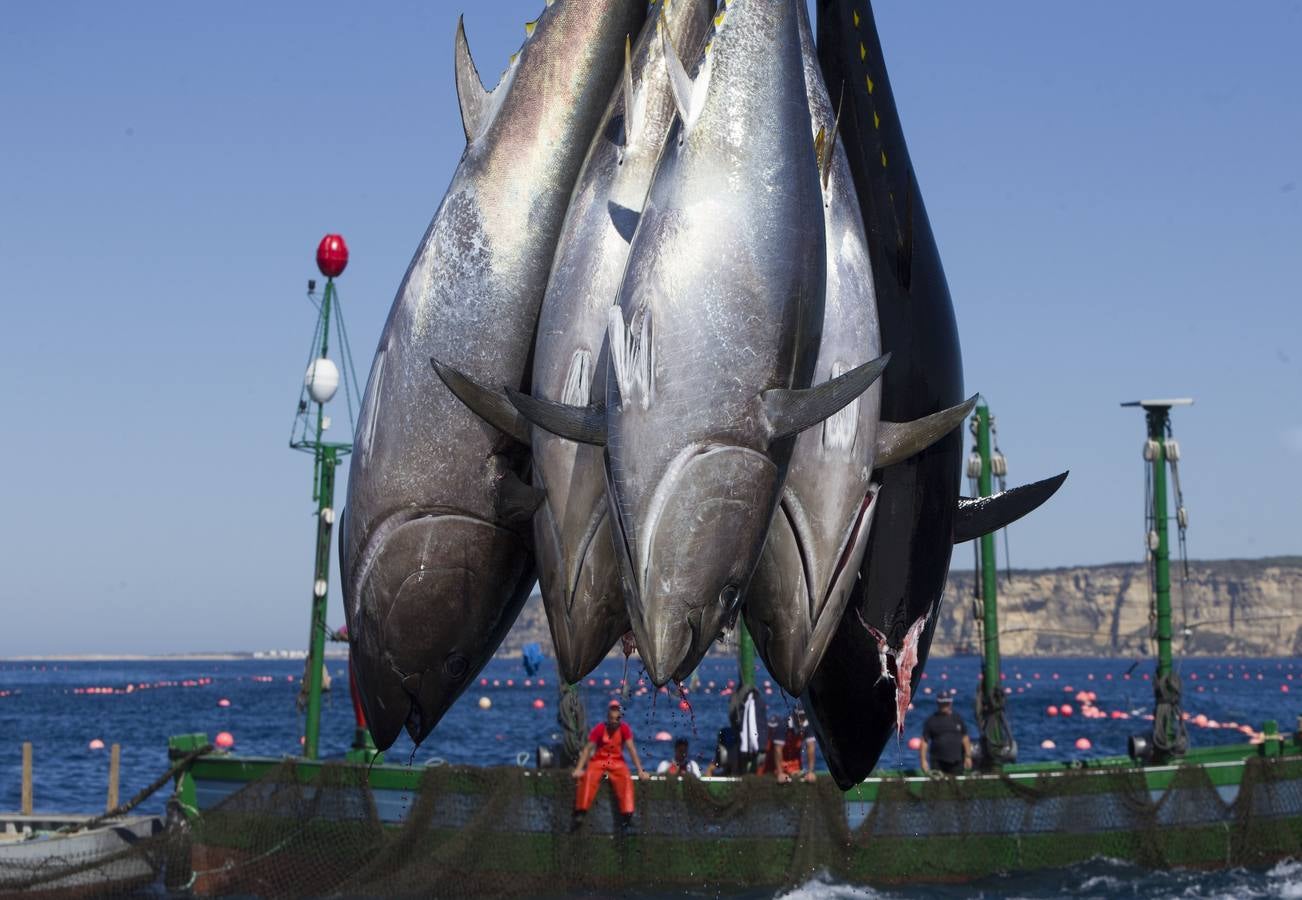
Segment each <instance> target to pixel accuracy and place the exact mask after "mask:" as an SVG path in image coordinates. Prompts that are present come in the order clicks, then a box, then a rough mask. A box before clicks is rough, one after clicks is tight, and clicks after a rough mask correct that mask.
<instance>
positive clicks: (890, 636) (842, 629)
mask: <svg viewBox="0 0 1302 900" xmlns="http://www.w3.org/2000/svg"><path fill="white" fill-rule="evenodd" d="M818 22H819V40H818V53H819V60H820V63H821V67H822V70H823V75H824V78H825V80H826V83H827V84H829V85H838V86H840V85H843V86H844V101H843V102H844V108H843V112H842V123H841V137H842V143H843V145H844V147H845V150H846V156H847V159H848V162H849V167H850V172H851V174H852V176H853V179H854V184H855V189H856V192H857V194H858V197H859V206H860V210H861V212H862V215H863V219H864V226H865V232H866V235H867V238H868V258H869V262H870V265H871V269H872V284H873V290H874V295H875V296H876V299H877V313H878V319H879V323H880V328H881V346H882V349H883V350H884V351H886V352H888V353H890V354H891V365H890V368H889V370H888V371H887V373H886V376H885V378H884V379H883V380H882V386H881V411H882V416H883V417H884V418H886V419H889V420H894V421H910V420H913V419H917V418H919V417H925V416H929V415H932V414H935V413H938V412H940V411H941V410H944V409H946V408H951V407H953V406H954V405H955V404H957V403H959V402H960V401H961V400H962V398H963V365H962V356H961V354H960V351H959V340H958V330H957V328H956V326H955V321H954V308H953V304H952V302H951V300H950V294H949V287H948V284H947V283H946V280H945V272H944V269H943V268H942V266H941V262H940V254H939V252H938V250H937V247H936V241H935V237H934V236H933V234H932V231H931V224H930V222H929V221H928V219H927V212H926V209H925V207H924V206H923V203H922V197H921V194H920V192H919V189H918V184H917V179H916V178H915V176H914V172H913V165H912V163H911V162H910V159H909V153H908V147H907V145H906V144H905V141H904V132H903V130H902V127H901V124H900V120H899V115H898V111H897V109H896V106H895V99H894V96H893V94H892V93H891V87H890V81H889V79H888V77H887V74H886V66H885V62H884V60H883V57H882V49H881V42H880V40H879V38H878V34H877V26H876V22H875V21H874V18H873V12H872V6H871V3H869V2H868V0H819V2H818ZM962 449H963V448H962V436H961V434H960V433H959V432H958V431H950V432H949V433H947V434H946V435H945V437H943V438H942V439H941V440H939V441H937V442H936V443H935V444H934V445H932V446H931V447H929V448H928V449H926V450H925V451H923V452H922V453H919V454H917V455H916V456H913V457H911V458H909V459H906V460H904V461H903V462H899V463H897V464H895V465H892V466H889V467H886V468H882V469H881V470H880V472H879V473H878V476H877V477H878V479H879V482H880V485H881V488H880V491H879V492H878V494H877V498H876V499H875V500H874V501H873V502H874V504H875V505H876V507H877V509H876V511H875V513H874V516H873V527H872V530H871V533H870V534H869V536H868V542H867V548H866V551H865V553H864V557H863V562H862V565H861V568H860V573H859V579H858V581H857V582H856V583H855V585H854V589H853V591H852V593H851V596H850V599H849V602H848V604H847V609H846V611H845V613H844V614H843V615H842V616H841V621H840V624H839V626H838V627H837V629H836V632H835V634H834V636H833V637H832V639H831V643H830V645H829V646H828V649H827V652H826V654H825V655H824V658H823V661H822V664H821V666H820V667H819V669H818V671H817V672H816V673H815V674H814V676H813V678H812V680H811V681H810V683H809V686H808V688H807V691H806V694H805V706H806V708H807V709H808V711H809V713H810V718H811V719H812V720H813V722H814V727H815V731H816V733H817V734H818V737H819V744H820V746H821V748H822V750H823V753H824V756H825V758H826V760H827V763H828V766H829V768H830V769H831V772H832V775H833V776H834V778H835V779H836V781H837V783H838V784H840V785H841V786H842V787H849V786H850V785H852V784H855V783H857V782H858V781H860V780H861V779H862V778H864V777H865V776H866V775H867V774H868V773H869V772H870V771H871V770H872V768H873V766H874V765H875V764H876V762H877V759H878V758H879V757H880V755H881V751H882V748H883V747H884V746H885V745H886V743H887V741H888V739H889V738H890V736H891V735H892V734H894V733H896V732H897V729H898V728H899V727H901V726H902V724H903V723H902V722H900V721H899V719H900V717H901V716H902V714H903V710H905V709H907V707H908V701H909V699H910V697H911V694H912V690H913V688H914V687H915V686H916V682H917V679H918V678H919V677H921V674H922V668H923V665H924V664H925V662H926V658H927V652H928V650H929V648H930V645H931V637H932V632H933V630H934V627H935V622H936V618H937V616H936V612H937V610H938V608H939V604H940V601H941V595H942V592H943V590H944V586H945V579H946V576H947V575H948V572H949V562H950V556H951V553H952V549H953V544H954V541H955V540H956V539H959V540H967V539H971V538H972V537H975V536H977V535H978V534H980V533H984V532H985V531H990V530H994V529H996V528H999V527H1002V526H1003V525H1006V524H1008V522H1011V521H1013V520H1014V519H1016V518H1018V517H1019V516H1021V515H1024V514H1025V513H1026V512H1029V511H1030V510H1031V509H1034V508H1035V507H1036V506H1038V505H1039V504H1040V503H1042V502H1044V500H1046V499H1048V496H1049V495H1051V494H1052V493H1053V491H1054V490H1056V489H1057V487H1058V485H1060V484H1061V478H1059V479H1050V480H1048V481H1046V482H1041V483H1039V484H1037V485H1032V486H1031V487H1029V488H1028V489H1026V490H1025V491H1023V492H1020V493H1018V492H1014V491H1010V492H1008V494H1007V495H1004V496H1002V497H998V498H991V500H989V501H986V502H985V503H982V504H961V502H960V501H961V498H960V497H959V477H960V474H961V472H960V469H961V463H962ZM878 464H879V465H880V462H879V463H878ZM891 659H908V660H910V661H911V662H912V661H914V660H916V667H914V666H913V665H911V666H910V667H909V668H910V672H909V673H906V674H905V677H903V678H897V677H896V675H895V673H893V672H891V671H889V670H888V671H883V670H882V668H881V666H882V663H881V662H880V661H881V660H891ZM897 710H899V711H900V712H899V713H898V714H897Z"/></svg>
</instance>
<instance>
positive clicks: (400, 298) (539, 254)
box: [341, 0, 646, 748]
mask: <svg viewBox="0 0 1302 900" xmlns="http://www.w3.org/2000/svg"><path fill="white" fill-rule="evenodd" d="M645 15H646V3H645V0H586V2H579V0H554V2H549V3H548V4H547V6H546V8H545V9H544V10H543V12H542V14H541V15H540V17H539V19H538V20H537V22H535V23H530V24H529V25H527V26H526V33H527V38H526V40H525V42H524V45H523V46H522V47H521V49H520V51H519V53H518V54H516V55H515V56H514V57H512V61H511V64H510V66H509V67H508V69H507V70H506V72H505V73H504V74H503V75H502V78H501V81H500V82H499V84H498V85H497V87H496V88H494V89H493V90H492V91H487V90H485V89H484V87H483V85H482V84H481V82H480V78H479V74H478V72H477V70H476V68H475V65H474V63H473V62H472V61H471V58H470V53H469V50H468V49H467V44H466V39H465V33H464V30H462V29H460V28H459V29H458V31H457V40H456V81H457V93H458V95H459V97H460V101H461V113H462V120H463V124H464V126H465V133H466V141H467V146H466V150H465V153H464V155H463V156H462V158H461V162H460V164H459V165H458V167H457V170H456V173H455V174H454V175H453V178H452V183H451V185H450V186H449V188H448V191H447V195H446V196H445V197H444V199H443V202H442V204H441V205H440V206H439V209H438V211H437V212H436V213H435V215H434V219H433V221H432V222H431V224H430V226H429V230H428V231H427V232H426V234H425V237H424V239H423V240H422V241H421V243H420V246H419V247H418V248H417V251H416V255H415V257H414V258H413V259H412V262H411V266H410V267H409V268H408V270H407V274H406V276H405V277H404V279H403V282H402V285H401V287H400V288H399V290H398V295H397V298H396V299H395V301H394V304H393V308H392V310H391V312H390V314H389V319H388V322H387V324H386V325H385V328H384V332H383V335H382V336H381V338H380V343H379V348H378V350H377V351H376V355H375V360H374V363H373V364H372V367H371V375H370V379H369V382H368V384H367V388H366V397H365V401H364V404H363V409H362V413H361V418H360V421H359V424H358V431H357V435H356V446H355V451H354V454H353V458H352V469H351V473H350V477H349V483H348V508H347V516H346V520H345V527H344V534H343V537H342V544H341V557H342V563H343V586H344V599H345V605H346V609H347V614H348V620H349V632H350V635H351V643H352V652H353V659H354V661H355V662H356V663H357V676H358V683H359V686H360V688H361V692H362V696H363V700H364V703H365V706H366V713H367V719H368V721H369V722H370V725H371V729H372V733H373V735H374V737H375V740H376V743H377V745H378V746H380V747H381V748H384V747H388V746H389V745H390V744H392V742H393V741H394V739H395V738H396V737H397V735H398V733H399V731H400V730H401V729H402V728H403V727H405V728H406V729H407V731H408V732H409V733H410V734H411V736H412V738H413V739H414V740H416V741H420V740H422V739H423V738H424V737H425V736H426V735H427V734H429V732H430V730H431V729H432V728H433V727H434V726H435V724H436V723H437V722H438V721H439V718H440V717H441V716H442V715H443V713H444V712H445V711H446V710H447V708H448V707H449V706H450V705H451V704H452V702H453V701H454V700H455V699H456V698H457V696H458V695H459V694H460V693H461V692H462V691H463V690H464V689H465V687H466V686H467V685H468V684H469V683H470V681H471V679H472V678H473V677H474V675H475V674H477V673H478V672H479V670H480V669H481V668H482V667H483V665H484V664H485V663H486V662H487V661H488V659H489V658H490V657H491V656H492V655H493V652H494V651H495V650H496V649H497V646H498V644H499V643H500V642H501V640H502V638H503V637H504V636H505V634H506V632H507V630H508V629H509V628H510V626H511V624H512V623H513V622H514V620H515V618H516V615H517V614H518V612H519V609H520V607H521V605H522V604H523V603H524V600H525V598H526V596H527V595H528V592H529V590H530V588H531V586H532V585H533V583H534V559H533V552H532V549H531V546H530V545H531V534H530V519H531V517H532V514H533V512H534V509H535V508H536V507H537V505H538V503H539V501H540V499H541V495H540V494H539V492H537V491H536V490H534V489H533V488H531V487H529V486H528V485H527V484H526V483H525V482H524V481H523V480H522V478H521V476H522V475H524V474H525V469H526V467H527V464H528V454H527V452H526V451H525V449H524V448H523V447H522V446H521V445H519V444H518V443H517V442H516V441H515V440H514V439H513V438H511V437H510V436H509V435H506V434H503V433H502V432H500V431H499V430H498V429H496V428H494V427H492V426H491V425H488V424H487V423H485V422H484V421H483V420H481V419H479V418H478V417H476V416H475V415H474V414H473V413H471V412H470V411H469V410H468V409H466V408H465V407H464V406H463V405H462V404H461V403H460V402H459V401H458V400H457V399H456V398H455V397H454V396H453V395H452V393H451V392H450V391H448V389H447V388H446V387H444V385H443V384H442V383H441V382H440V381H439V380H438V379H437V378H436V377H435V374H434V372H433V371H432V370H431V369H430V364H429V360H430V358H431V357H437V358H439V359H442V360H445V361H447V362H448V363H449V364H452V365H455V366H457V367H458V368H460V369H462V370H464V371H465V372H466V373H468V374H469V375H470V376H472V377H474V378H477V379H479V380H481V381H483V382H485V383H491V384H504V385H512V386H515V387H520V388H523V387H525V386H527V383H528V375H529V372H528V360H529V356H530V353H531V350H532V346H533V338H534V330H535V325H536V323H537V318H538V309H539V306H540V304H541V302H542V298H543V292H544V289H545V287H546V284H547V277H548V273H549V270H550V267H551V262H552V257H553V253H554V251H555V248H556V243H557V239H558V238H559V236H560V233H561V226H562V223H563V221H564V217H565V211H566V208H567V205H568V203H569V198H570V192H571V190H572V188H573V186H574V183H575V180H576V179H577V177H578V174H579V169H580V166H581V165H582V163H583V159H584V156H585V154H586V153H587V151H588V148H589V146H590V144H591V141H592V135H593V132H594V130H595V129H596V126H597V123H598V121H599V120H600V118H601V115H602V113H603V111H604V110H605V108H606V104H607V102H608V101H609V99H610V96H611V93H612V91H613V90H614V88H615V85H616V84H617V83H618V81H619V77H620V72H621V69H622V66H623V62H624V45H625V42H626V40H627V38H628V35H630V34H637V33H638V31H639V30H640V28H641V26H642V23H643V21H644V19H645Z"/></svg>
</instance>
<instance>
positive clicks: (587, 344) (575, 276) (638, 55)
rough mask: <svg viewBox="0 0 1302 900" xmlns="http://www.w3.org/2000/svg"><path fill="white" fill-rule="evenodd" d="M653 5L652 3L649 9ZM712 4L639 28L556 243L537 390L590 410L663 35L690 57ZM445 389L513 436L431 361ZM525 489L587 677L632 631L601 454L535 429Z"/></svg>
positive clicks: (636, 206) (652, 151) (670, 5)
mask: <svg viewBox="0 0 1302 900" xmlns="http://www.w3.org/2000/svg"><path fill="white" fill-rule="evenodd" d="M658 9H659V7H655V6H653V7H652V10H653V13H655V12H656V11H657V10H658ZM714 9H715V0H673V2H667V3H665V4H664V7H663V13H662V14H657V15H656V18H655V19H654V20H652V21H649V22H647V24H646V27H645V28H643V30H642V34H641V36H640V37H639V38H638V41H637V43H636V44H634V45H631V46H630V48H629V53H628V61H627V71H626V73H625V75H624V78H623V80H622V83H621V84H620V85H619V87H617V88H616V90H615V94H614V96H613V97H612V98H611V101H610V105H609V106H608V107H607V109H606V114H605V116H604V117H603V118H602V120H601V124H600V125H599V126H598V128H597V134H596V137H595V138H594V140H593V142H592V147H591V149H590V150H589V151H588V157H587V160H586V162H585V163H584V164H583V171H582V173H581V174H580V175H579V180H578V184H577V185H576V186H575V188H574V195H573V198H572V199H571V201H570V209H569V212H568V213H567V214H566V218H565V227H564V229H563V231H562V233H561V239H560V243H559V244H558V245H557V248H556V258H555V261H554V262H553V264H552V274H551V280H550V281H549V282H548V284H547V294H546V297H545V298H544V299H543V304H542V312H541V313H540V314H539V319H538V335H537V342H536V345H535V348H534V364H533V392H534V394H535V395H536V396H538V397H543V398H546V399H549V400H554V401H558V402H562V403H567V404H572V405H576V406H586V405H587V404H589V403H591V402H592V399H593V397H594V396H604V393H605V383H606V382H605V365H606V358H605V353H606V351H605V345H606V327H607V324H608V322H609V311H610V308H611V307H612V305H613V304H614V303H615V301H616V300H617V299H618V295H619V286H620V282H621V281H622V279H623V275H624V267H625V264H626V263H627V261H628V250H629V242H630V240H631V238H632V228H633V226H634V225H635V224H636V222H637V217H638V215H639V214H640V213H641V211H642V204H643V202H644V201H645V200H646V195H647V191H648V190H649V189H650V187H651V178H652V176H653V175H654V174H655V167H656V162H657V160H658V159H659V157H660V151H661V149H662V148H663V147H664V143H665V137H666V135H667V134H668V133H669V127H670V125H672V124H673V121H674V116H675V108H674V98H673V94H672V92H671V90H670V83H669V72H668V69H667V68H666V64H665V53H664V46H665V44H664V40H665V38H663V37H662V36H661V34H660V32H661V30H662V29H667V31H668V35H667V37H668V40H669V42H670V43H671V44H672V45H673V46H674V47H677V48H679V49H680V50H681V51H683V52H685V53H690V54H691V58H693V59H695V58H696V57H698V56H699V55H700V50H701V46H702V44H703V42H704V39H705V35H706V33H707V32H708V30H709V27H710V19H711V18H712V16H713V13H714ZM438 368H439V374H440V375H441V376H443V378H444V379H445V380H446V381H447V383H448V386H449V387H451V388H452V389H453V391H454V392H455V393H457V395H458V396H459V397H461V398H462V399H463V400H465V401H466V402H467V403H468V404H469V405H470V406H471V408H472V409H474V410H475V411H476V412H478V413H480V414H481V415H483V416H484V417H485V418H487V419H488V420H489V421H490V422H494V423H496V424H498V425H499V427H502V428H503V429H506V430H510V431H513V432H515V431H517V430H518V429H517V426H516V425H515V424H514V421H513V420H514V418H515V417H516V416H517V415H518V414H517V413H516V411H515V409H514V407H512V406H511V405H510V404H509V403H508V402H507V401H506V399H505V395H504V394H502V393H501V392H495V393H490V392H488V391H486V390H483V389H482V388H480V386H478V385H473V384H470V383H468V382H467V381H466V380H465V379H464V378H463V377H461V375H460V373H458V372H454V371H451V370H450V369H448V368H446V367H444V366H443V365H442V364H441V362H440V364H439V365H438ZM525 436H526V437H529V439H530V443H531V444H532V447H533V484H534V486H535V487H536V488H539V489H541V490H542V491H544V492H545V494H546V499H544V500H543V503H542V506H540V507H539V508H538V512H537V513H535V514H534V519H533V535H534V545H535V548H536V551H537V554H538V578H539V582H540V584H541V588H542V598H543V605H544V607H545V608H546V610H547V621H548V624H549V625H550V627H551V633H552V643H553V646H554V647H555V649H556V662H557V666H558V667H559V669H560V672H561V676H562V677H563V678H564V679H565V680H566V681H569V682H571V683H573V682H576V681H578V680H579V679H580V678H582V677H583V676H584V675H587V674H588V673H589V672H591V671H592V670H593V669H594V668H595V667H596V666H597V664H598V663H600V662H601V660H602V658H603V657H605V655H606V654H607V653H608V652H609V651H610V648H611V647H613V646H614V645H615V643H616V641H618V640H619V638H620V636H621V635H622V634H624V633H625V632H627V631H628V630H629V621H628V612H627V610H626V608H625V604H624V595H623V593H622V591H621V589H620V584H619V562H618V560H617V558H616V556H615V545H614V543H613V541H612V540H611V533H610V522H609V520H608V518H607V509H608V504H607V502H606V480H605V474H604V470H603V462H602V453H601V449H600V448H598V447H594V446H592V445H589V444H580V443H576V442H574V441H569V440H566V439H564V438H559V437H556V436H555V435H553V434H551V433H550V432H548V431H545V430H543V429H541V428H533V429H532V434H530V435H525Z"/></svg>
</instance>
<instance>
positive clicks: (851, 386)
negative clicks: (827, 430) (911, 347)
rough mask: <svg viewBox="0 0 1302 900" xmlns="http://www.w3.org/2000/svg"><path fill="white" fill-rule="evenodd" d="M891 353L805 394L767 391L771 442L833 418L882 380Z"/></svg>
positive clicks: (766, 409)
mask: <svg viewBox="0 0 1302 900" xmlns="http://www.w3.org/2000/svg"><path fill="white" fill-rule="evenodd" d="M890 361H891V355H890V354H889V353H887V354H885V355H883V356H879V357H878V358H877V359H874V360H872V361H871V362H866V363H864V364H863V365H861V366H859V367H858V368H854V369H851V370H850V371H849V372H846V373H845V374H844V375H842V376H840V377H838V378H833V379H832V380H831V381H825V382H823V383H822V384H820V385H818V386H817V387H812V388H808V389H806V390H786V389H784V388H774V389H773V390H769V391H765V392H764V394H763V395H762V399H763V401H764V415H765V416H766V417H767V419H768V423H769V439H770V440H774V441H776V440H779V439H780V438H785V437H791V436H792V435H794V434H799V433H800V432H802V431H804V430H805V429H806V428H810V427H812V426H814V425H817V424H818V423H819V422H821V421H823V420H824V419H826V418H827V417H828V416H830V415H833V414H834V413H836V412H837V411H838V410H840V409H841V408H842V407H844V406H846V405H847V404H848V403H850V402H851V401H852V400H854V399H855V398H856V397H858V396H859V395H860V394H862V393H863V392H864V391H866V390H868V388H870V387H872V384H873V382H874V381H876V380H877V379H878V378H880V377H881V374H882V372H883V371H885V369H886V364H887V363H888V362H890Z"/></svg>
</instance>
